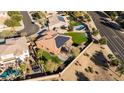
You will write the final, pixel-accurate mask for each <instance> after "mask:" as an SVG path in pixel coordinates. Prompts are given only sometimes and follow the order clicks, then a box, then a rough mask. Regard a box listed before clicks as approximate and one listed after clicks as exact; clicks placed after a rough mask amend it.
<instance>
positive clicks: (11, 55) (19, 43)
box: [0, 37, 29, 64]
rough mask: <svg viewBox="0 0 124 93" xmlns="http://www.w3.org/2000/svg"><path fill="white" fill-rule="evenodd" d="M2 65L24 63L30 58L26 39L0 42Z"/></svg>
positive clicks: (0, 62)
mask: <svg viewBox="0 0 124 93" xmlns="http://www.w3.org/2000/svg"><path fill="white" fill-rule="evenodd" d="M0 42H1V43H0V64H7V63H15V62H18V61H20V62H22V61H24V60H25V59H26V58H27V57H29V50H28V44H27V40H26V37H19V38H10V39H6V40H4V39H2V40H0Z"/></svg>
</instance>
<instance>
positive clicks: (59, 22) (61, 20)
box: [48, 14, 69, 30]
mask: <svg viewBox="0 0 124 93" xmlns="http://www.w3.org/2000/svg"><path fill="white" fill-rule="evenodd" d="M48 25H49V29H50V30H53V29H54V28H61V26H65V27H68V26H69V21H68V20H67V18H66V17H65V16H60V15H57V14H54V15H52V16H51V17H49V18H48Z"/></svg>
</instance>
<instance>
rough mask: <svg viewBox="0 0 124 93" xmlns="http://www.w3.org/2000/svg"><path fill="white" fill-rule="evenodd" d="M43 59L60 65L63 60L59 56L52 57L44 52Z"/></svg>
mask: <svg viewBox="0 0 124 93" xmlns="http://www.w3.org/2000/svg"><path fill="white" fill-rule="evenodd" d="M42 56H43V57H45V59H46V60H52V61H53V62H56V63H59V62H61V60H60V59H59V58H58V57H57V56H52V55H50V54H49V53H48V52H46V51H43V55H42Z"/></svg>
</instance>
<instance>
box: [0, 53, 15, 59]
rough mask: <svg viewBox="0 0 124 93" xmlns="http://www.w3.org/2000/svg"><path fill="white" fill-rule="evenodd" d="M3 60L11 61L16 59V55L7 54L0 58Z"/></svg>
mask: <svg viewBox="0 0 124 93" xmlns="http://www.w3.org/2000/svg"><path fill="white" fill-rule="evenodd" d="M0 58H1V60H5V59H9V58H14V54H7V55H2V56H0Z"/></svg>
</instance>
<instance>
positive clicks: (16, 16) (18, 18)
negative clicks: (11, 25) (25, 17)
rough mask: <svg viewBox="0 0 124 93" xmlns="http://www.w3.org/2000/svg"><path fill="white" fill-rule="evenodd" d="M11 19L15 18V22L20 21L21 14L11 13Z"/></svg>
mask: <svg viewBox="0 0 124 93" xmlns="http://www.w3.org/2000/svg"><path fill="white" fill-rule="evenodd" d="M11 18H12V20H16V21H17V22H19V21H21V20H22V16H21V15H17V14H16V15H13V16H12V17H11Z"/></svg>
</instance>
